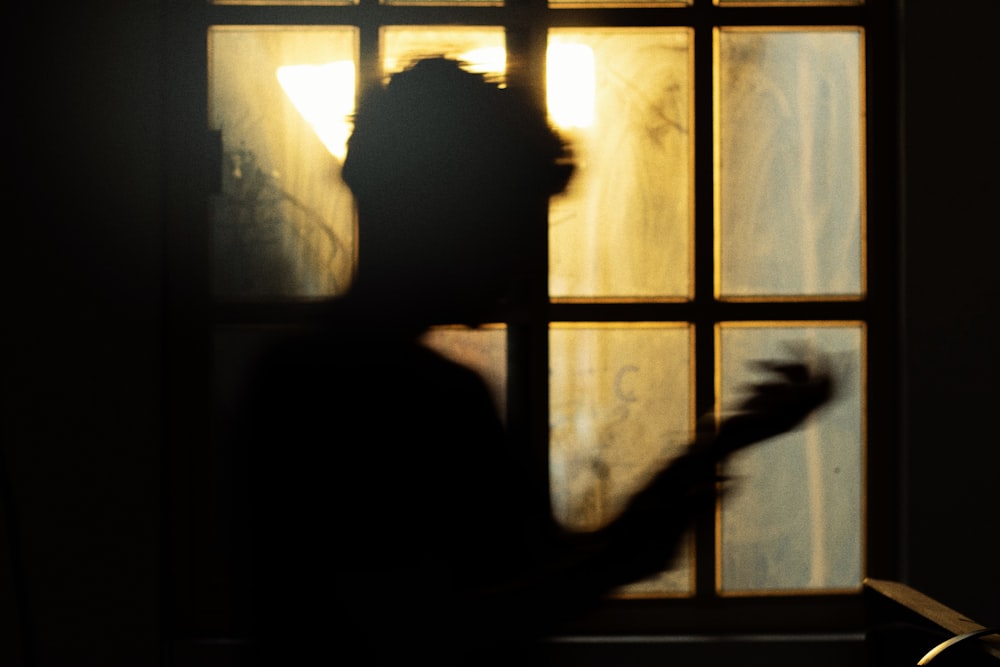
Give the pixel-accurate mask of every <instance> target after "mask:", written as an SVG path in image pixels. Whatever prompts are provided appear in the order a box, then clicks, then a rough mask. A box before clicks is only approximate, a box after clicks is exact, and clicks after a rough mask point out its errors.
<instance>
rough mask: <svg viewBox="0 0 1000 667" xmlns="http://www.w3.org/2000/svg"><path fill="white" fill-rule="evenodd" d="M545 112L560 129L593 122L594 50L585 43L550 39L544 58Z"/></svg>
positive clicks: (583, 125)
mask: <svg viewBox="0 0 1000 667" xmlns="http://www.w3.org/2000/svg"><path fill="white" fill-rule="evenodd" d="M546 71H547V75H546V78H547V80H546V88H547V100H548V105H549V116H550V117H551V118H552V122H553V123H554V124H555V125H556V126H557V127H560V128H562V129H567V130H568V129H570V128H585V127H590V126H591V125H593V123H594V95H595V89H596V85H595V82H594V51H593V49H591V48H590V47H589V46H587V45H585V44H572V43H563V42H556V41H553V42H551V43H550V44H549V48H548V52H547V60H546Z"/></svg>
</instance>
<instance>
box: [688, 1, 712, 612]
mask: <svg viewBox="0 0 1000 667" xmlns="http://www.w3.org/2000/svg"><path fill="white" fill-rule="evenodd" d="M694 10H695V14H694V17H695V21H694V56H693V58H694V73H693V77H694V96H693V97H694V128H695V130H694V184H695V185H694V286H693V288H694V315H693V318H692V322H691V324H692V325H693V326H694V359H695V362H694V364H695V368H694V383H695V387H694V396H695V405H694V408H695V415H694V418H695V419H697V418H698V417H700V416H701V415H704V414H707V413H709V412H711V411H712V410H714V408H715V402H716V387H715V384H716V383H715V374H716V369H715V359H716V350H715V345H716V340H715V328H716V324H717V321H716V314H715V310H716V308H715V306H716V300H715V290H716V285H715V273H716V272H715V264H716V261H717V259H716V257H715V229H716V225H715V216H716V210H715V187H716V184H715V173H716V170H715V141H716V136H715V133H716V123H715V105H716V104H717V103H718V101H717V100H716V99H715V94H714V90H715V77H716V74H715V69H716V67H717V66H718V65H717V63H716V62H715V57H716V53H715V26H714V24H713V18H714V13H713V6H712V3H711V0H695V5H694ZM718 511H719V506H718V505H717V506H716V513H718ZM716 513H713V515H712V517H711V519H706V520H705V521H703V522H700V523H698V524H697V525H696V526H695V533H694V544H695V560H694V583H695V590H694V595H695V597H696V598H697V599H702V600H710V599H712V598H714V597H715V591H716V582H717V580H718V576H717V558H716V554H717V552H718V537H717V531H716V525H717V523H718V521H717V520H716V516H715V514H716Z"/></svg>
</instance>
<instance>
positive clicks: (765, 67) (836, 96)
mask: <svg viewBox="0 0 1000 667" xmlns="http://www.w3.org/2000/svg"><path fill="white" fill-rule="evenodd" d="M719 49H720V94H719V103H720V107H719V114H720V141H721V144H720V151H719V160H720V163H719V168H720V172H719V188H720V193H719V202H720V210H719V220H720V235H721V246H720V247H721V256H720V261H721V267H720V277H721V285H720V292H721V294H722V295H723V296H762V295H859V294H860V293H861V292H862V290H863V288H864V282H863V274H862V271H863V264H862V256H861V254H862V249H863V244H862V233H863V229H862V220H863V215H862V177H863V174H862V169H861V164H862V150H863V145H862V107H861V81H860V76H861V75H860V72H861V54H862V49H861V33H860V32H859V31H857V30H846V31H822V32H770V33H768V32H747V31H735V30H734V31H722V32H721V33H720V35H719Z"/></svg>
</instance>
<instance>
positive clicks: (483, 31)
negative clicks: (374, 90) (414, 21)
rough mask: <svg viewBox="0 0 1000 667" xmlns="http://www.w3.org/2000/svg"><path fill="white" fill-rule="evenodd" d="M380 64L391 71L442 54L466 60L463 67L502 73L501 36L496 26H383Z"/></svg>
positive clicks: (501, 29) (505, 56) (497, 73)
mask: <svg viewBox="0 0 1000 667" xmlns="http://www.w3.org/2000/svg"><path fill="white" fill-rule="evenodd" d="M382 36H383V51H382V58H383V60H382V64H383V69H384V72H385V73H386V74H387V75H388V74H392V73H394V72H398V71H400V70H403V69H406V67H407V66H409V65H410V64H411V63H412V62H413V61H415V60H418V59H420V58H427V57H433V56H443V57H446V58H455V59H458V60H461V61H464V62H465V63H467V65H468V66H467V69H468V70H469V71H472V72H479V73H483V74H494V75H502V74H503V73H504V72H505V71H506V68H507V52H506V50H505V37H504V31H503V28H500V27H493V26H490V27H468V28H467V27H452V26H430V27H391V28H384V29H383V32H382Z"/></svg>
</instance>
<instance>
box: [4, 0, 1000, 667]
mask: <svg viewBox="0 0 1000 667" xmlns="http://www.w3.org/2000/svg"><path fill="white" fill-rule="evenodd" d="M84 4H86V5H87V6H86V7H84V6H83V5H84ZM160 4H161V1H160V0H130V1H129V2H117V3H115V2H103V3H102V2H94V1H92V2H89V3H72V4H71V3H61V4H59V5H58V9H56V6H55V5H52V4H44V5H43V4H41V3H32V6H33V8H32V9H29V10H28V12H29V15H27V16H24V17H23V18H21V19H18V21H17V22H16V27H14V26H8V32H9V33H11V39H8V40H7V41H6V42H5V45H4V48H5V49H7V53H6V55H7V62H8V63H11V64H12V65H11V66H10V67H9V68H8V76H9V77H11V78H12V79H13V81H14V85H13V86H12V90H10V92H9V94H8V96H7V98H6V102H5V106H7V107H8V109H10V108H11V107H12V108H13V113H12V114H7V118H8V120H7V121H5V122H4V125H5V129H6V131H7V141H5V142H4V150H5V152H6V155H5V158H6V160H5V163H6V164H5V178H4V192H5V194H6V195H7V201H8V205H7V206H8V209H7V210H8V213H7V214H6V215H5V216H4V224H5V226H6V228H7V230H8V233H7V235H6V237H5V238H6V242H5V243H4V244H3V257H4V260H5V261H4V262H3V267H4V270H5V277H6V285H7V289H6V290H5V295H6V304H5V305H6V307H5V310H4V318H3V331H4V338H3V341H2V342H3V350H4V352H5V353H6V355H7V356H6V359H5V364H4V371H3V378H4V385H3V386H4V395H3V410H4V412H3V417H2V419H0V428H2V431H0V434H2V435H0V441H2V446H3V454H4V460H5V463H6V471H5V472H6V473H7V476H8V478H9V479H10V481H11V484H10V485H9V486H10V489H11V490H12V494H11V496H12V497H8V498H0V500H2V501H3V506H2V512H0V540H4V542H2V543H0V664H5V665H18V664H20V662H21V660H22V659H23V658H24V657H25V656H24V653H23V647H22V645H21V643H20V641H19V637H20V636H22V635H24V636H28V637H30V638H31V639H32V640H33V641H32V643H31V647H33V650H34V653H35V657H36V658H37V663H38V664H41V665H72V666H74V667H79V666H85V665H104V666H114V665H123V666H124V665H128V666H130V667H138V666H142V665H150V666H152V665H155V664H157V662H158V655H159V649H160V647H159V644H160V638H161V633H160V625H159V623H160V618H161V615H160V604H161V601H160V596H159V577H160V571H161V570H160V566H161V563H160V543H159V532H158V531H159V512H160V507H161V503H160V491H161V489H160V484H159V479H160V478H159V476H160V472H161V471H160V465H159V456H160V452H161V438H162V432H163V428H164V426H165V424H164V420H163V417H162V413H161V411H162V405H161V378H162V375H163V373H164V368H163V363H164V362H163V359H164V358H163V355H162V349H161V345H162V337H161V334H160V327H161V324H162V321H161V320H162V313H161V295H160V289H161V278H162V275H161V245H162V244H161V236H162V218H161V215H160V209H161V205H162V204H163V202H162V201H161V189H160V187H161V177H162V174H161V169H160V151H161V149H162V145H161V134H160V133H161V128H162V125H161V123H162V121H164V120H166V121H167V122H169V119H162V118H161V117H160V106H161V105H160V100H161V96H162V94H163V91H162V89H161V85H160V70H159V63H160V50H159V49H160V44H159V40H160V25H161V23H160V12H161V7H160ZM945 7H946V9H943V8H945ZM997 7H998V5H997V4H996V3H994V2H993V1H992V0H978V1H973V0H964V1H963V2H961V3H959V2H951V3H942V2H932V1H930V0H920V1H917V0H910V1H909V2H907V3H906V7H905V9H906V19H907V21H906V30H905V37H906V44H907V58H906V61H905V63H906V69H905V84H906V86H905V90H906V112H907V114H906V124H905V128H904V131H905V137H906V141H905V147H906V163H905V164H906V167H907V169H906V186H907V190H906V196H905V204H906V209H905V214H906V219H905V236H904V239H903V244H904V249H905V266H904V281H903V295H902V302H901V303H902V304H903V305H904V325H905V327H904V332H905V337H904V347H903V348H902V354H903V358H904V360H905V362H906V363H905V364H904V366H905V372H904V377H903V382H904V387H905V390H906V394H905V397H904V408H905V414H904V426H905V433H904V435H905V439H906V440H905V443H904V448H903V450H904V455H903V458H902V460H901V461H900V466H901V467H902V469H903V470H904V472H905V473H906V479H907V485H906V490H907V496H906V498H905V502H904V503H902V505H903V507H904V508H905V513H904V517H903V518H904V524H903V526H902V533H903V535H905V538H904V542H905V545H904V546H905V549H904V551H905V559H904V560H905V574H906V576H907V578H908V580H909V582H910V583H912V584H913V585H914V586H916V587H917V588H919V589H921V590H924V591H925V592H927V593H929V594H930V595H932V596H934V597H936V598H938V599H940V600H941V601H942V602H944V603H945V604H948V605H950V606H952V607H954V608H956V609H958V610H961V611H963V612H965V613H967V614H968V615H970V616H971V617H973V618H975V619H980V620H981V621H982V622H986V623H992V624H1000V610H998V603H997V600H998V599H1000V571H998V569H997V567H996V563H997V562H1000V557H998V553H997V547H996V546H995V542H994V541H990V540H987V539H985V537H986V536H987V535H989V525H988V522H989V521H990V519H991V516H990V515H991V514H995V511H996V509H997V507H1000V478H998V470H1000V460H998V458H1000V453H998V450H1000V446H998V442H1000V438H997V436H996V434H995V430H996V427H995V426H994V425H993V424H992V423H991V418H992V417H993V415H994V413H995V410H996V408H995V406H996V405H997V400H996V399H997V390H996V388H995V386H994V385H992V384H991V380H992V379H993V378H994V377H996V375H997V372H996V371H997V369H996V356H995V352H994V349H995V348H994V344H993V341H994V340H995V333H994V330H993V329H992V324H993V320H994V319H995V313H996V306H997V303H998V299H997V288H996V281H995V279H994V276H993V275H992V274H993V272H994V270H995V267H996V265H997V261H996V259H997V258H996V257H995V252H996V250H995V248H996V244H995V243H994V241H995V239H996V222H997V215H996V213H995V211H994V208H993V205H994V202H993V191H992V190H993V189H992V187H991V186H992V185H993V183H994V182H995V181H996V178H997V167H996V161H995V159H996V157H997V155H998V154H1000V153H998V146H997V130H996V121H995V120H994V119H993V117H992V115H993V112H994V107H993V106H991V104H990V98H991V97H992V90H991V87H992V86H993V84H992V83H991V82H992V81H993V80H994V79H995V72H993V71H992V68H993V67H995V65H996V63H997V58H996V55H995V53H993V52H992V50H991V49H992V45H993V44H994V43H995V40H994V39H993V32H994V31H995V29H996V27H997V26H998V25H1000V20H998V19H1000V16H998V9H997ZM961 11H969V12H971V13H972V14H973V17H974V19H973V20H972V21H970V22H968V23H966V22H962V23H959V22H960V21H961V19H962V18H963V17H964V15H963V14H960V12H961ZM993 523H994V525H995V521H994V522H993ZM11 540H13V543H14V545H15V546H16V549H14V550H11V549H10V548H9V546H10V543H11ZM12 556H20V558H21V561H22V562H21V563H20V564H19V563H18V562H16V559H14V558H12ZM19 565H20V568H19V567H18V566H19ZM19 571H20V572H21V573H22V574H23V576H22V577H21V578H20V579H19V581H20V582H21V583H23V586H22V587H20V588H18V586H16V585H15V584H16V581H17V580H16V579H15V577H14V576H13V574H12V573H16V572H19ZM19 593H24V595H19ZM19 601H20V602H21V603H23V607H20V608H19ZM21 629H25V630H26V633H20V632H19V630H21Z"/></svg>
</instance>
